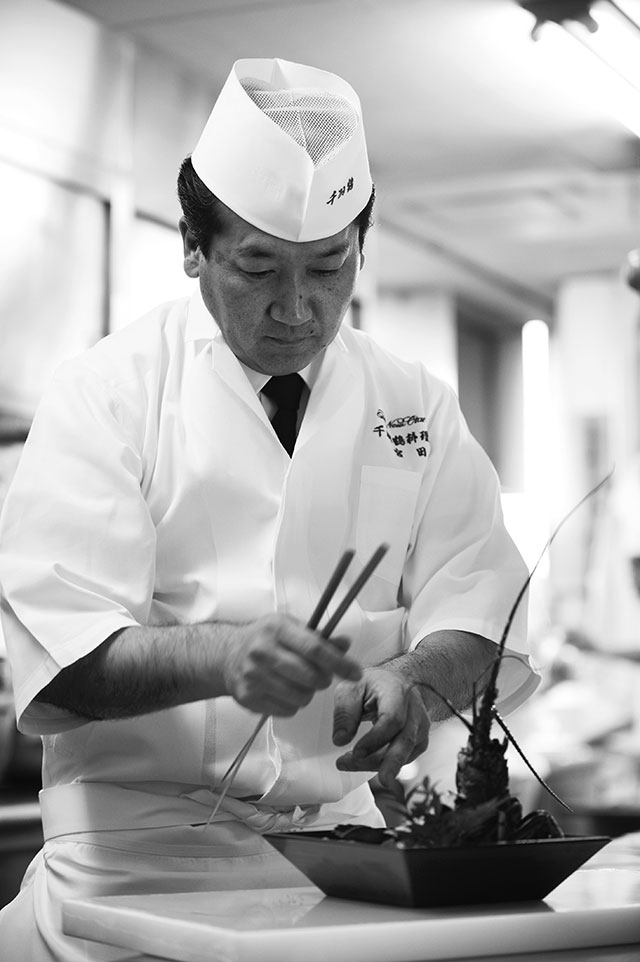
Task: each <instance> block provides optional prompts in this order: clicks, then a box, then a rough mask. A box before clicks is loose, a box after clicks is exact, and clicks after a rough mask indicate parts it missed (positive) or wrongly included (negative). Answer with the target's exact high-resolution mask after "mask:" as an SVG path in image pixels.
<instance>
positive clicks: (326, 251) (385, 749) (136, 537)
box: [0, 59, 538, 962]
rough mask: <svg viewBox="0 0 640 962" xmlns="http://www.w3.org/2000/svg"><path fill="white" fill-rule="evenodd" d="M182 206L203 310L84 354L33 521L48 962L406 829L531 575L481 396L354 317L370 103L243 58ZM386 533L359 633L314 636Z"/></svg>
mask: <svg viewBox="0 0 640 962" xmlns="http://www.w3.org/2000/svg"><path fill="white" fill-rule="evenodd" d="M178 191H179V196H180V200H181V204H182V208H183V217H182V218H181V220H180V230H181V233H182V238H183V242H184V268H185V271H186V273H187V274H188V275H189V277H192V278H194V279H195V280H196V281H197V289H196V291H195V293H194V294H193V296H192V297H191V298H190V299H185V300H180V301H178V302H175V303H170V304H165V305H163V306H161V307H158V308H157V309H156V310H154V311H152V312H151V313H149V314H148V315H146V316H145V317H143V318H142V319H140V320H138V321H135V322H133V323H131V324H130V325H129V326H128V327H126V328H124V329H122V330H120V331H118V332H117V333H114V334H112V335H110V336H108V337H106V338H105V339H103V340H102V341H101V342H99V343H98V344H97V345H96V346H95V347H94V348H92V349H91V350H90V351H89V352H88V353H86V354H84V355H83V356H81V357H79V358H76V359H73V360H71V361H69V362H67V363H65V364H64V365H63V366H62V367H61V368H60V370H59V371H58V372H57V374H56V376H55V377H54V379H53V381H52V383H51V385H50V387H49V389H48V390H47V392H46V394H45V396H44V398H43V400H42V402H41V405H40V407H39V410H38V412H37V414H36V417H35V419H34V423H33V427H32V430H31V432H30V436H29V439H28V441H27V443H26V446H25V449H24V454H23V457H22V459H21V463H20V465H19V467H18V470H17V472H16V475H15V479H14V482H13V484H12V488H11V490H10V492H9V495H8V497H7V499H6V504H5V508H4V512H3V520H2V530H1V535H0V543H1V545H2V548H1V557H0V580H1V583H2V594H3V619H4V627H5V632H6V635H7V645H8V650H9V653H10V657H11V663H12V669H13V682H14V689H15V701H16V710H17V717H18V719H19V725H20V727H21V729H22V730H23V731H25V732H30V733H38V734H39V735H41V736H42V739H43V745H44V761H43V789H42V792H41V794H40V803H41V811H42V820H43V828H44V835H45V843H44V848H43V851H42V852H41V853H40V854H39V855H38V856H37V857H36V858H35V860H34V861H33V863H32V864H31V866H30V867H29V869H28V870H27V873H26V876H25V879H24V882H23V886H22V889H21V891H20V893H19V895H18V896H17V898H16V899H15V900H14V901H13V902H12V903H11V904H10V905H9V906H7V907H6V908H5V909H4V910H3V911H2V913H0V943H1V944H2V945H3V946H5V947H7V946H8V948H6V951H7V953H8V954H7V958H12V959H13V958H16V959H17V958H20V959H21V960H24V962H28V960H37V962H40V960H47V962H50V960H60V962H62V960H64V962H74V960H80V959H83V960H85V959H120V958H124V957H125V956H126V952H124V951H120V950H118V949H115V948H108V947H102V948H99V947H97V946H96V945H94V944H93V943H88V942H87V943H85V942H84V941H83V940H78V939H73V938H69V937H67V936H65V935H64V934H63V932H62V925H61V904H62V902H63V901H64V900H65V899H68V898H73V897H80V896H95V895H108V894H126V893H140V892H175V891H181V892H185V891H187V892H188V891H198V890H203V889H204V890H207V889H221V888H230V889H238V888H247V887H265V886H282V885H292V884H307V883H306V880H305V879H304V877H303V876H302V875H300V874H299V873H298V872H297V870H295V869H293V868H292V867H291V866H290V865H289V863H287V862H286V861H285V860H284V859H283V858H282V857H281V856H280V855H278V854H277V853H276V852H275V851H274V850H273V849H272V848H271V847H270V845H269V844H268V842H267V841H266V840H265V839H264V838H263V834H264V833H265V832H268V831H270V830H274V829H277V830H306V829H310V830H312V829H318V828H320V827H325V826H332V825H335V824H336V823H340V822H351V823H360V824H369V825H381V824H383V819H382V816H381V813H380V811H379V809H378V808H377V807H376V805H375V800H374V797H373V795H372V792H371V789H370V787H369V781H370V780H371V779H372V777H373V775H374V773H377V778H378V779H379V782H380V783H381V784H382V785H385V784H390V783H392V782H393V779H394V778H395V776H396V775H397V774H398V772H399V770H400V769H401V767H402V766H403V765H404V764H405V763H406V762H408V761H410V760H411V759H413V758H415V757H416V756H417V755H419V754H421V753H423V752H424V751H425V750H426V749H427V746H428V742H429V733H430V729H431V726H432V725H433V724H434V723H437V722H438V721H440V720H442V719H444V718H446V717H447V714H448V709H447V708H446V707H445V705H444V703H443V702H442V701H441V699H440V698H439V697H438V696H437V695H435V694H434V693H433V692H432V691H431V688H428V687H426V686H421V683H422V682H426V683H428V684H429V685H430V686H434V687H435V688H436V689H437V690H438V691H440V692H442V693H443V694H444V695H446V696H447V698H448V699H450V700H451V701H452V702H453V703H454V704H455V705H457V706H458V707H460V708H462V707H464V706H468V705H469V703H470V701H471V698H472V691H473V685H474V682H476V681H477V680H478V679H481V678H482V675H483V671H484V669H485V668H486V667H487V665H488V664H489V663H490V662H491V660H492V658H493V656H494V653H495V643H496V641H497V640H498V639H499V638H500V635H501V632H502V628H503V625H504V623H505V620H506V618H507V615H508V612H509V609H510V607H511V605H512V603H513V601H514V598H515V597H516V595H517V593H518V590H519V588H520V586H521V584H522V582H523V579H524V578H525V577H526V569H525V567H524V564H523V562H522V559H521V558H520V555H519V554H518V552H517V550H516V548H515V546H514V544H513V543H512V541H511V539H510V538H509V536H508V534H507V532H506V530H505V528H504V525H503V520H502V514H501V509H500V492H499V484H498V480H497V477H496V474H495V472H494V470H493V468H492V466H491V464H490V462H489V460H488V458H487V457H486V455H485V454H484V452H483V451H482V450H481V448H480V447H479V445H478V444H477V443H476V441H475V440H474V439H473V437H472V436H471V435H470V433H469V430H468V428H467V426H466V424H465V421H464V419H463V417H462V415H461V413H460V410H459V406H458V402H457V399H456V397H455V395H454V393H453V392H452V391H451V389H450V388H449V387H447V386H446V385H445V384H444V383H442V382H441V381H439V380H438V379H436V378H435V377H434V376H432V375H431V374H430V373H429V372H428V370H427V369H426V368H425V367H424V365H423V364H422V363H421V362H419V361H417V360H416V361H415V362H407V361H404V360H400V359H398V358H396V357H393V356H391V355H389V354H388V353H386V352H385V351H383V350H382V349H381V348H380V347H379V346H378V345H377V344H376V343H375V342H374V341H373V340H372V339H371V338H369V337H368V336H366V335H365V334H362V333H360V332H357V331H355V330H353V329H351V328H350V327H349V326H348V324H345V323H343V322H344V319H345V316H346V315H347V312H348V309H349V304H350V301H351V298H352V296H353V292H354V286H355V283H356V279H357V276H358V272H359V270H360V268H361V265H362V263H363V257H364V254H363V242H364V237H365V234H366V231H367V228H368V226H369V223H370V220H371V210H372V205H373V184H372V179H371V174H370V170H369V164H368V160H367V150H366V144H365V136H364V130H363V122H362V113H361V107H360V102H359V100H358V97H357V95H356V94H355V92H354V90H353V89H352V88H351V86H350V85H349V84H347V83H345V82H344V81H343V80H342V79H340V78H339V77H337V76H334V75H332V74H330V73H327V72H325V71H322V70H317V69H314V68H311V67H306V66H302V65H299V64H295V63H290V62H287V61H283V60H277V59H276V60H241V61H238V62H237V63H236V64H234V66H233V68H232V70H231V72H230V74H229V77H228V79H227V81H226V83H225V85H224V87H223V89H222V91H221V93H220V95H219V98H218V100H217V101H216V103H215V105H214V108H213V111H212V113H211V116H210V118H209V120H208V122H207V124H206V126H205V129H204V131H203V133H202V135H201V138H200V140H199V142H198V143H197V145H196V146H195V149H194V150H193V152H192V155H191V156H190V157H189V158H187V159H186V160H185V162H184V163H183V165H182V168H181V171H180V176H179V182H178ZM425 323H428V318H425ZM292 394H293V395H294V397H293V399H291V395H292ZM281 422H284V427H283V426H282V423H281ZM287 423H288V432H289V433H288V434H287V433H286V432H287ZM383 542H384V543H387V544H388V545H389V550H388V551H387V553H386V555H385V556H384V558H383V560H382V561H381V563H380V564H379V566H378V568H376V570H375V572H374V574H373V576H372V577H371V578H370V580H369V581H368V582H367V584H366V585H365V587H364V588H363V590H362V591H361V593H360V594H359V595H358V598H357V600H356V601H355V602H354V603H353V604H352V605H351V606H350V608H349V609H348V611H347V613H346V615H345V616H344V618H343V619H342V621H341V623H340V626H339V632H338V633H336V634H335V635H334V636H332V638H331V639H330V640H329V641H326V640H323V639H322V638H321V637H320V635H319V634H318V633H317V632H316V631H314V630H311V629H309V628H307V627H305V625H306V622H307V620H308V618H309V616H310V614H311V612H312V610H313V609H314V607H315V605H316V602H317V601H318V598H319V596H320V595H321V593H322V591H323V589H324V587H325V585H326V583H327V581H328V579H329V577H330V575H331V572H332V571H333V569H334V567H335V565H336V562H337V560H338V558H339V557H340V556H341V554H342V553H343V551H344V550H345V549H347V548H352V549H353V550H354V551H355V558H354V559H353V561H352V564H351V566H350V567H349V569H348V570H347V574H346V576H345V581H344V585H343V588H342V589H341V590H346V589H347V588H348V586H349V585H350V584H351V583H353V580H354V579H355V578H356V577H357V575H358V573H359V572H360V571H361V570H362V567H363V565H364V564H365V563H366V561H367V560H368V559H369V557H370V555H371V554H372V552H373V551H374V549H375V548H376V547H377V546H378V545H379V544H381V543H383ZM339 598H340V592H339V593H338V595H337V596H336V601H335V602H332V604H330V606H329V609H328V614H331V612H332V610H334V609H335V605H336V604H337V603H338V601H339ZM320 627H322V626H320ZM509 654H510V656H511V657H508V658H507V659H505V661H504V667H503V669H502V673H501V679H500V706H501V709H502V711H503V712H508V711H509V710H511V709H512V708H514V707H516V706H517V705H518V704H520V703H521V702H522V701H523V700H524V699H526V698H527V697H528V696H529V694H530V693H531V692H532V691H533V689H534V688H535V687H536V684H537V681H538V676H537V674H536V672H535V670H534V669H533V668H532V667H531V665H530V663H529V659H528V655H527V646H526V628H525V617H524V612H523V611H522V610H521V611H520V612H519V613H518V616H517V618H516V619H515V622H514V624H513V628H512V630H511V633H510V637H509ZM262 714H264V715H267V716H268V721H267V723H266V724H265V725H264V726H263V728H262V729H261V731H260V733H259V735H258V737H257V739H256V741H255V743H254V745H253V747H252V749H251V751H250V752H249V754H248V755H247V757H246V759H245V760H244V762H243V764H242V766H241V768H240V769H239V772H238V775H237V778H236V780H235V782H234V784H233V786H232V788H231V790H230V791H229V794H228V795H227V796H226V797H225V798H224V800H223V802H222V804H221V805H219V806H218V804H217V803H218V802H219V800H220V785H221V780H222V777H223V775H224V773H225V771H226V769H227V767H228V765H229V764H230V762H231V761H232V759H233V758H234V757H235V755H236V753H237V752H238V750H239V749H240V748H241V746H242V745H243V743H244V741H245V739H246V738H247V737H248V736H249V735H250V734H251V732H252V731H253V729H254V727H255V724H256V721H257V719H258V718H259V717H260V716H261V715H262ZM214 812H215V815H214V817H211V816H212V813H214Z"/></svg>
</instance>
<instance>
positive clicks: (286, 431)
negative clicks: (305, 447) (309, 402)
mask: <svg viewBox="0 0 640 962" xmlns="http://www.w3.org/2000/svg"><path fill="white" fill-rule="evenodd" d="M303 387H304V381H303V380H302V378H301V377H300V375H299V374H283V375H280V376H279V377H272V378H271V380H269V381H267V383H266V384H265V386H264V387H263V388H262V391H263V393H264V394H266V395H267V397H268V398H270V399H271V400H272V401H274V402H275V404H276V406H277V410H276V413H275V415H274V417H273V418H272V421H271V423H272V424H273V429H274V431H275V432H276V434H277V435H278V437H279V438H280V443H281V444H282V447H283V448H284V449H285V451H287V452H288V453H289V455H292V454H293V448H294V445H295V443H296V423H297V420H298V405H299V404H300V396H301V394H302V388H303Z"/></svg>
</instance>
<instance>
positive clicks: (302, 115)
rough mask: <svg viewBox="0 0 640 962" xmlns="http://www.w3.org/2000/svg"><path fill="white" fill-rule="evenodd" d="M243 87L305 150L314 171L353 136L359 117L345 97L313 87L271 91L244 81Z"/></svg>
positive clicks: (247, 79) (249, 79)
mask: <svg viewBox="0 0 640 962" xmlns="http://www.w3.org/2000/svg"><path fill="white" fill-rule="evenodd" d="M242 86H243V87H244V89H245V91H246V92H247V94H248V96H249V97H251V99H252V100H253V102H254V103H255V104H256V106H258V107H259V108H260V110H261V111H262V112H263V113H264V114H266V115H267V117H269V119H270V120H272V121H273V122H274V123H275V124H278V126H279V127H282V129H283V130H284V131H285V132H286V133H287V134H289V136H290V137H293V139H294V140H295V141H296V143H298V144H299V145H300V146H301V147H304V149H305V150H306V152H307V153H308V154H309V157H310V158H311V160H312V161H313V165H314V167H322V165H323V164H326V163H327V162H328V161H329V160H331V158H332V157H333V156H334V155H335V154H337V153H338V151H339V150H340V148H341V147H343V146H344V144H346V142H347V141H348V140H350V139H351V137H352V136H353V135H354V133H355V132H356V129H357V127H358V116H357V114H356V112H355V110H354V108H353V107H352V105H351V104H350V103H349V101H348V100H346V99H345V98H344V97H340V96H338V95H337V94H333V93H330V92H328V91H326V90H320V89H316V88H314V87H293V88H291V89H290V90H274V89H273V88H272V87H270V86H269V85H268V84H265V83H264V81H261V80H256V79H254V78H246V79H244V80H243V81H242Z"/></svg>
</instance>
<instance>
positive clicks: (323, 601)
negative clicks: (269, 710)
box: [207, 544, 389, 825]
mask: <svg viewBox="0 0 640 962" xmlns="http://www.w3.org/2000/svg"><path fill="white" fill-rule="evenodd" d="M388 550H389V546H388V545H387V544H381V545H380V546H379V547H378V548H376V550H375V551H374V552H373V554H372V555H371V557H370V558H369V560H368V561H367V563H366V565H365V566H364V567H363V569H362V571H361V572H360V574H359V575H358V577H357V578H356V579H355V580H354V582H353V584H352V585H351V587H350V588H349V590H348V591H347V592H346V593H345V596H344V598H343V599H342V601H341V602H340V604H339V605H338V607H337V608H336V610H335V611H334V613H333V615H332V616H331V617H330V618H329V620H328V621H327V623H326V625H325V626H324V628H323V629H322V631H321V632H320V634H321V635H322V637H323V638H329V637H330V635H331V633H332V632H333V631H334V629H335V628H336V626H337V624H338V622H339V621H340V619H341V618H342V616H343V615H344V613H345V611H346V610H347V608H348V607H349V605H350V604H351V602H352V601H354V599H355V597H356V595H358V594H359V593H360V591H361V590H362V588H363V587H364V586H365V584H366V583H367V581H368V580H369V578H370V577H371V575H372V574H373V572H374V570H375V569H376V568H377V566H378V565H379V564H380V562H381V561H382V558H383V557H384V555H385V554H386V553H387V551H388ZM354 554H355V552H354V551H353V550H352V549H350V548H349V549H347V551H345V552H344V554H343V555H342V557H341V558H340V560H339V561H338V564H337V565H336V567H335V570H334V572H333V574H332V575H331V577H330V578H329V581H328V582H327V586H326V588H325V589H324V591H323V592H322V594H321V596H320V598H319V600H318V603H317V605H316V607H315V608H314V610H313V612H312V614H311V617H310V618H309V620H308V622H307V628H311V629H315V628H317V626H318V624H319V623H320V619H321V618H322V616H323V615H324V613H325V611H326V610H327V607H328V605H329V603H330V601H331V599H332V598H333V596H334V594H335V592H336V590H337V588H338V586H339V585H340V582H341V581H342V579H343V577H344V575H345V573H346V571H347V568H348V567H349V565H350V564H351V561H352V560H353V557H354ZM268 718H269V715H262V717H261V718H260V720H259V721H258V724H257V725H256V727H255V728H254V730H253V732H252V733H251V735H250V736H249V738H248V739H247V740H246V742H245V743H244V745H243V746H242V748H241V749H240V751H239V752H238V754H237V755H236V757H235V758H234V759H233V761H232V762H231V764H230V765H229V767H228V769H227V770H226V772H225V773H224V775H223V776H222V779H221V781H220V787H221V789H222V791H221V792H220V795H219V796H218V800H217V802H216V804H215V806H214V809H213V811H212V812H211V815H210V816H209V820H208V821H207V825H209V824H210V823H211V822H212V821H213V819H214V818H215V816H216V814H217V812H218V810H219V808H220V806H221V805H222V802H223V801H224V799H225V797H226V795H227V793H228V791H229V789H230V788H231V786H232V784H233V782H234V780H235V777H236V775H237V774H238V771H239V769H240V766H241V765H242V763H243V761H244V759H245V758H246V756H247V754H248V752H249V749H250V748H251V746H252V745H253V743H254V741H255V740H256V738H257V736H258V733H259V732H260V730H261V728H262V727H263V725H264V724H265V722H266V721H267V720H268Z"/></svg>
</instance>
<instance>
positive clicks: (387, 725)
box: [333, 667, 431, 785]
mask: <svg viewBox="0 0 640 962" xmlns="http://www.w3.org/2000/svg"><path fill="white" fill-rule="evenodd" d="M363 721H371V722H373V725H372V727H371V728H370V729H369V730H368V731H367V732H366V733H365V734H364V735H363V736H362V737H361V738H359V739H358V741H357V742H356V743H355V745H353V747H352V748H351V749H350V750H349V751H348V752H345V754H344V755H341V756H340V757H339V758H338V759H337V761H336V766H337V767H338V768H339V769H341V770H342V771H348V772H353V771H355V772H362V771H366V772H375V771H377V772H378V777H379V780H380V782H381V784H382V785H385V784H390V783H391V782H392V780H393V779H394V778H395V777H396V776H397V774H398V772H399V771H400V769H401V768H402V766H403V765H406V764H407V762H410V761H412V760H413V759H414V758H417V757H418V755H421V754H422V752H424V751H425V749H426V748H427V745H428V744H429V729H430V727H431V719H430V718H429V713H428V711H427V709H426V707H425V704H424V701H423V699H422V697H421V695H420V689H419V688H416V687H415V685H413V684H412V683H411V682H410V681H409V680H408V679H407V678H405V677H403V675H401V674H399V673H396V672H394V671H393V670H392V669H389V668H385V667H376V668H366V669H365V670H364V672H363V676H362V679H361V680H360V681H358V682H344V681H343V682H341V683H340V684H339V685H338V686H337V687H336V693H335V707H334V722H333V741H334V744H335V745H346V744H348V742H350V741H351V740H352V739H353V738H354V737H355V735H356V732H357V730H358V728H359V726H360V723H361V722H363Z"/></svg>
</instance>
